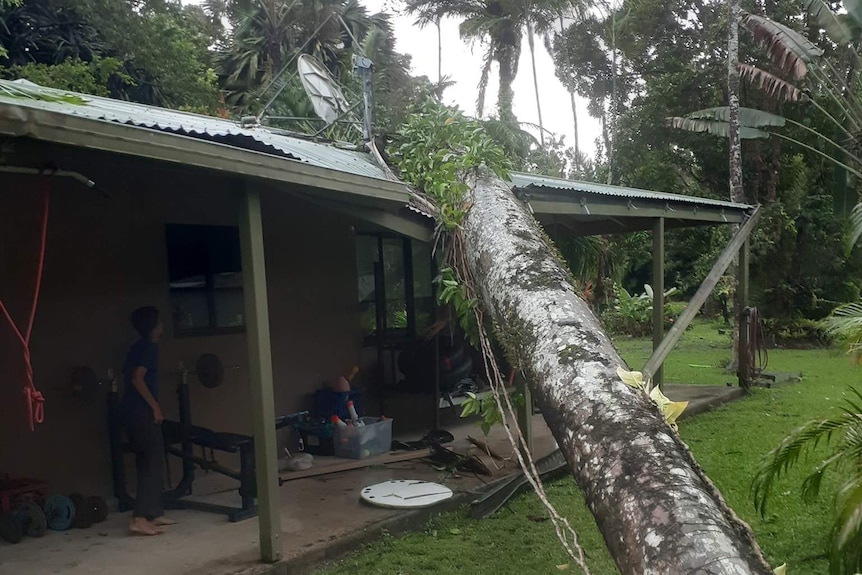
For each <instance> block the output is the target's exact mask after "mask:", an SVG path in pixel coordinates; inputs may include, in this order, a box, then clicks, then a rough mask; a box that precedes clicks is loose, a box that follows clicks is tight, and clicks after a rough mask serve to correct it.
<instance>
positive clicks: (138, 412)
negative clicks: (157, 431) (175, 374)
mask: <svg viewBox="0 0 862 575" xmlns="http://www.w3.org/2000/svg"><path fill="white" fill-rule="evenodd" d="M138 367H144V368H146V369H147V373H146V374H145V375H144V383H146V384H147V389H149V390H150V393H151V394H152V395H153V398H154V399H155V400H156V401H158V400H159V385H158V376H159V346H158V345H157V344H156V343H155V342H153V341H151V340H149V339H142V340H140V341H138V343H136V344H135V345H133V346H132V349H130V350H129V354H128V355H127V356H126V363H125V365H124V366H123V382H124V384H125V389H124V391H123V403H122V406H123V412H124V413H125V414H126V416H128V417H135V416H151V415H153V410H152V408H151V407H150V406H149V405H148V404H147V402H146V400H145V399H144V398H143V396H142V395H141V394H140V393H138V390H137V389H135V386H134V385H132V374H133V373H134V371H135V368H138Z"/></svg>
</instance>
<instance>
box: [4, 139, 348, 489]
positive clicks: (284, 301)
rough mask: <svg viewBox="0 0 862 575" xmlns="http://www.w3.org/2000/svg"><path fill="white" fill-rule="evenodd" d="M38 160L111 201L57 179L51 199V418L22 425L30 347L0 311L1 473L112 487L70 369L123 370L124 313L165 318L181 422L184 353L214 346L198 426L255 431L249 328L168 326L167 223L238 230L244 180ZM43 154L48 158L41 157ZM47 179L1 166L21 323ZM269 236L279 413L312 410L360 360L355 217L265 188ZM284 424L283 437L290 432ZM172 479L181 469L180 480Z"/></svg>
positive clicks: (11, 293) (44, 347)
mask: <svg viewBox="0 0 862 575" xmlns="http://www.w3.org/2000/svg"><path fill="white" fill-rule="evenodd" d="M29 152H30V154H32V155H34V156H35V157H36V158H40V159H43V160H44V162H48V161H52V162H55V163H56V165H61V166H63V168H64V169H69V170H78V171H80V172H82V173H84V174H86V175H87V176H88V177H89V178H90V179H92V180H94V181H95V182H96V183H97V184H98V186H99V187H100V188H101V189H103V190H104V191H106V192H108V193H110V195H111V197H110V198H106V197H103V196H102V195H100V194H99V193H98V192H96V191H94V190H88V189H85V188H84V187H83V186H81V185H80V184H78V183H76V182H73V181H71V180H68V179H60V178H54V179H52V180H51V183H50V187H51V208H50V218H49V226H48V235H47V250H46V254H45V265H44V276H43V283H42V289H41V295H40V298H39V307H38V311H37V314H36V322H35V325H34V327H33V335H32V339H31V345H30V349H31V356H32V364H33V369H34V373H35V382H36V386H37V387H38V388H39V390H40V391H42V393H43V394H44V396H45V398H46V402H45V422H44V424H42V425H39V426H38V427H37V429H36V431H35V432H33V433H31V432H30V431H29V430H28V429H27V422H26V410H25V408H24V405H25V404H24V397H23V394H22V388H23V381H24V379H23V376H24V371H23V361H22V354H21V346H20V345H19V343H18V342H17V341H16V339H15V337H14V335H13V332H12V330H11V329H10V328H9V326H8V325H7V324H6V323H5V321H4V320H3V318H2V317H0V413H2V416H0V475H2V474H3V473H9V474H10V475H12V476H29V477H38V478H43V479H46V480H48V481H49V482H50V484H51V488H52V491H56V492H61V493H69V492H73V491H80V492H84V493H86V494H102V495H106V496H109V495H111V476H110V459H109V452H108V438H107V431H106V423H105V420H106V413H105V403H104V394H100V395H98V396H97V397H96V399H95V400H93V401H92V402H90V403H86V402H83V401H82V400H80V399H75V398H73V397H71V396H70V393H69V391H68V382H69V375H70V373H71V370H72V368H73V367H75V366H79V365H85V366H89V367H91V368H93V369H94V370H95V371H96V372H97V374H98V375H99V376H100V377H105V376H106V373H107V370H108V369H109V368H114V369H115V370H116V371H117V372H119V371H120V369H121V367H122V363H123V360H124V356H125V353H126V351H127V350H128V348H129V346H130V345H131V344H132V343H133V342H134V341H135V334H134V332H133V331H132V329H131V327H130V325H129V323H128V316H129V313H130V312H131V310H133V309H134V308H136V307H138V306H141V305H147V304H151V305H156V306H158V307H159V309H160V310H162V312H163V321H164V324H165V328H166V330H165V335H164V338H163V340H162V342H161V346H160V349H161V358H160V379H159V391H160V396H161V397H160V401H161V403H162V404H163V410H164V412H165V415H166V417H169V418H176V417H177V406H176V394H175V389H176V384H177V382H178V375H177V373H176V371H177V369H178V362H180V361H183V362H184V363H185V364H186V365H187V366H194V362H195V360H196V358H197V357H198V356H199V355H200V354H201V353H207V352H208V353H215V354H218V355H219V356H220V357H221V359H222V360H223V362H224V364H225V365H226V366H234V365H236V366H239V369H236V370H233V369H230V370H227V372H226V376H225V381H224V383H223V384H222V385H221V386H220V387H218V388H216V389H206V388H204V387H202V386H201V385H199V384H198V383H197V382H196V381H195V380H194V379H192V381H191V390H190V391H191V401H192V409H193V413H192V418H193V421H194V423H196V424H198V425H203V426H207V427H211V428H213V429H217V430H220V431H229V432H237V433H248V434H250V433H251V431H252V426H251V405H250V394H249V384H248V356H247V348H246V338H245V335H244V334H237V335H224V336H207V337H192V338H175V337H174V335H173V333H172V329H171V317H170V310H171V307H170V305H169V291H168V266H167V253H166V246H165V224H166V223H187V224H211V225H236V224H237V215H238V211H239V208H238V206H239V203H238V195H237V194H236V190H238V189H240V188H239V187H238V184H237V183H236V182H233V181H231V180H229V179H227V178H224V177H218V176H213V175H210V174H206V173H202V172H197V173H195V172H191V171H188V170H186V171H182V170H179V169H177V168H173V167H169V166H166V165H160V164H156V163H154V162H145V161H143V160H134V159H129V158H123V157H119V156H113V155H110V154H96V153H84V152H80V151H79V152H75V151H69V150H63V149H48V148H46V149H41V148H36V149H34V150H30V151H29ZM40 163H41V162H40ZM41 185H43V184H42V183H41V181H40V179H38V178H35V177H32V176H29V177H24V176H11V175H9V174H3V173H0V300H2V301H3V302H4V303H5V305H6V307H7V308H8V310H9V312H10V314H11V315H12V317H13V318H14V319H15V320H16V322H17V323H18V325H19V326H22V325H23V324H24V323H26V316H27V315H28V306H29V297H30V294H31V292H32V288H33V277H34V273H35V267H36V260H37V253H38V250H37V248H38V230H39V218H40V216H41V213H40V204H39V194H38V192H39V190H40V186H41ZM262 202H263V218H264V222H263V223H264V239H265V250H266V264H267V277H268V281H267V287H268V295H269V305H270V328H271V335H272V346H273V371H274V376H275V405H276V411H277V413H290V412H294V411H297V410H298V409H300V408H307V407H310V403H309V402H308V400H307V398H308V394H309V393H311V392H312V391H313V390H314V389H316V388H318V387H319V385H320V382H321V380H327V379H328V380H331V379H333V378H335V377H337V376H338V375H339V374H342V373H346V372H348V371H349V370H350V368H351V366H353V365H354V364H355V363H356V362H357V361H358V358H359V353H360V333H359V320H358V306H357V289H356V283H357V282H356V266H355V248H354V238H353V232H352V228H351V225H350V221H349V220H347V219H346V218H344V217H340V216H338V215H335V214H333V213H330V212H327V211H324V210H321V209H319V208H317V207H315V206H313V205H310V204H308V203H305V202H303V201H301V200H299V199H297V198H295V197H293V196H291V195H289V194H287V193H284V192H275V191H272V190H264V191H263V197H262ZM288 433H289V432H282V433H281V434H280V440H281V441H282V442H284V441H287V440H288V437H287V436H288ZM177 476H178V473H177V474H175V475H174V477H175V478H176V477H177Z"/></svg>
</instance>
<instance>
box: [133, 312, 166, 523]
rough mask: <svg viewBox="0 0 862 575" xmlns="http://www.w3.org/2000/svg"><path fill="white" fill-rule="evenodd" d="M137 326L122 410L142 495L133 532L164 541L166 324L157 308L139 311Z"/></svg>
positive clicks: (138, 498) (135, 315) (137, 501)
mask: <svg viewBox="0 0 862 575" xmlns="http://www.w3.org/2000/svg"><path fill="white" fill-rule="evenodd" d="M130 319H131V322H132V326H133V327H134V328H135V331H137V332H138V335H139V336H140V339H139V340H138V342H137V343H135V344H134V345H133V346H132V348H131V349H130V350H129V353H128V355H127V356H126V362H125V364H124V366H123V381H124V384H125V388H124V390H123V399H122V402H121V409H122V414H123V422H124V425H125V427H126V432H127V434H128V436H129V443H130V445H131V447H132V451H133V452H134V454H135V468H136V471H137V488H136V489H137V491H136V494H135V508H134V511H133V512H132V520H131V522H130V523H129V530H130V531H131V532H132V533H134V534H136V535H160V534H161V533H163V532H164V530H163V529H162V527H163V526H165V525H173V524H174V523H175V521H172V520H170V519H168V518H167V517H165V515H164V507H163V503H162V489H163V484H162V465H163V461H164V457H165V446H164V440H163V439H162V427H161V423H162V421H163V420H164V416H163V415H162V409H161V407H160V406H159V387H158V374H159V338H160V337H161V335H162V329H163V328H162V322H161V320H160V319H159V310H158V309H156V308H155V307H152V306H147V307H142V308H138V309H136V310H135V311H134V312H132V315H131V318H130Z"/></svg>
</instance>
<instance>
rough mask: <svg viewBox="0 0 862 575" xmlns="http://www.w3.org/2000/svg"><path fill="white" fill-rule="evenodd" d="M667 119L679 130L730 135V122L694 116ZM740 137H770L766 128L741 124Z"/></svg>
mask: <svg viewBox="0 0 862 575" xmlns="http://www.w3.org/2000/svg"><path fill="white" fill-rule="evenodd" d="M665 121H666V122H667V125H668V126H669V127H671V128H676V129H678V130H685V131H687V132H699V133H708V134H712V135H713V136H720V137H722V138H727V137H729V136H730V124H729V123H727V122H717V121H713V120H698V119H693V118H680V117H678V116H674V117H671V118H665ZM739 137H740V138H741V139H743V140H753V139H758V138H759V139H767V138H769V132H767V131H765V130H759V129H757V128H749V127H745V126H740V128H739Z"/></svg>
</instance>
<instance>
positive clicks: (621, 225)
mask: <svg viewBox="0 0 862 575" xmlns="http://www.w3.org/2000/svg"><path fill="white" fill-rule="evenodd" d="M511 181H512V185H513V188H514V191H515V194H516V195H517V196H518V197H519V198H520V199H521V200H522V201H524V202H526V203H527V204H528V205H529V207H530V209H531V210H532V212H533V214H534V215H535V216H536V217H537V218H538V219H539V221H540V222H542V223H543V224H544V225H545V226H546V227H552V228H554V227H556V228H557V229H558V230H559V231H561V232H563V233H565V234H567V235H572V234H574V235H592V234H608V233H621V232H629V231H636V230H648V229H651V228H652V225H653V222H654V221H655V218H664V219H665V225H666V227H668V228H674V227H686V226H697V225H712V224H726V223H735V224H738V223H742V222H743V221H745V220H746V219H747V218H748V216H749V215H750V214H751V212H752V211H753V210H754V207H753V206H750V205H747V204H736V203H732V202H725V201H721V200H713V199H709V198H700V197H696V196H684V195H680V194H669V193H665V192H654V191H649V190H640V189H636V188H625V187H621V186H611V185H607V184H598V183H595V182H581V181H576V180H563V179H560V178H550V177H545V176H536V175H533V174H522V173H513V174H512V175H511Z"/></svg>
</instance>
